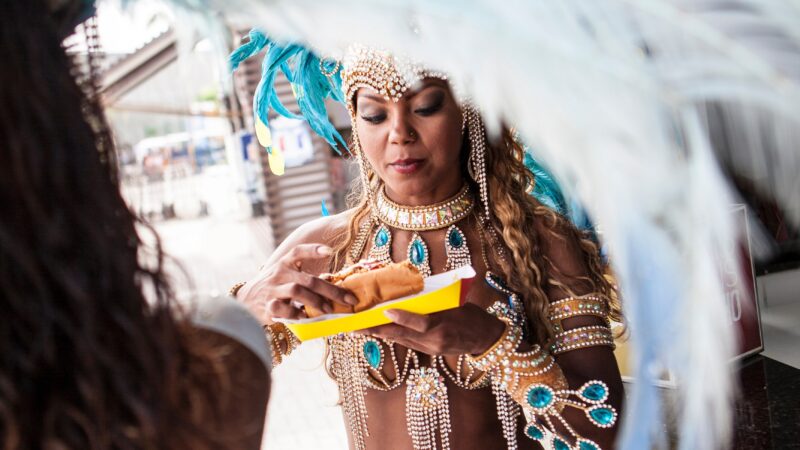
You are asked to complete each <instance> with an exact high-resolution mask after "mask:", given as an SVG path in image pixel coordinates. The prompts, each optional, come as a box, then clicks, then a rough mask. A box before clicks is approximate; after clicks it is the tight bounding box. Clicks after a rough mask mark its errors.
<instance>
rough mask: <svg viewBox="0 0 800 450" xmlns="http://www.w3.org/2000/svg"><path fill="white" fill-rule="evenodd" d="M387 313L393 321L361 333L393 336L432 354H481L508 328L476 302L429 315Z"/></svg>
mask: <svg viewBox="0 0 800 450" xmlns="http://www.w3.org/2000/svg"><path fill="white" fill-rule="evenodd" d="M384 314H386V317H388V318H389V319H391V321H392V322H393V323H390V324H387V325H381V326H378V327H373V328H368V329H366V330H362V331H360V333H362V334H370V335H373V336H377V337H380V338H383V339H390V340H392V341H394V342H397V343H398V344H400V345H403V346H405V347H408V348H411V349H414V350H417V351H420V352H423V353H427V354H429V355H460V354H472V355H479V354H481V353H483V352H485V351H486V350H488V349H489V347H491V346H492V345H493V344H494V343H495V342H497V340H498V339H500V336H501V335H502V334H503V330H505V324H504V323H503V322H502V321H500V319H498V318H496V317H494V316H492V315H491V314H489V313H487V312H486V311H485V310H484V309H483V308H481V307H480V306H478V305H475V304H472V303H466V304H464V305H462V306H460V307H458V308H454V309H448V310H446V311H441V312H437V313H433V314H427V315H422V314H414V313H411V312H408V311H403V310H400V309H389V310H387V311H386V312H384Z"/></svg>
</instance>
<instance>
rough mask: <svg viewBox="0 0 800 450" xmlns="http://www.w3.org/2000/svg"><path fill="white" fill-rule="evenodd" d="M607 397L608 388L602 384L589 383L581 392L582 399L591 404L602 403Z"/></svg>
mask: <svg viewBox="0 0 800 450" xmlns="http://www.w3.org/2000/svg"><path fill="white" fill-rule="evenodd" d="M607 396H608V391H607V390H606V387H605V386H604V385H602V384H600V383H589V384H587V385H586V387H584V388H583V389H582V390H581V397H583V398H585V399H586V400H588V401H591V402H602V401H603V400H605V399H606V397H607Z"/></svg>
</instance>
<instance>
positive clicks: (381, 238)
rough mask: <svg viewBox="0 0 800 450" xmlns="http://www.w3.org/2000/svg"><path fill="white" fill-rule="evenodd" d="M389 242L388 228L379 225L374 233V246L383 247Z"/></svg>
mask: <svg viewBox="0 0 800 450" xmlns="http://www.w3.org/2000/svg"><path fill="white" fill-rule="evenodd" d="M388 243H389V230H387V229H386V227H380V228H379V229H378V233H376V234H375V246H376V247H383V246H384V245H386V244H388Z"/></svg>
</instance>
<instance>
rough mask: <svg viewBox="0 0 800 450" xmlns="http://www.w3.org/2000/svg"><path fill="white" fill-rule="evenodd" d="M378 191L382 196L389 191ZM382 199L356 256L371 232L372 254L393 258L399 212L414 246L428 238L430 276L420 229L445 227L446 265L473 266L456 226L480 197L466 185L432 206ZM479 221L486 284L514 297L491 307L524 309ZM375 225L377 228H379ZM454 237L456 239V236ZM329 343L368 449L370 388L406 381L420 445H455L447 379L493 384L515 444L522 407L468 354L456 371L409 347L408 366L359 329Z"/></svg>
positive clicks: (357, 438)
mask: <svg viewBox="0 0 800 450" xmlns="http://www.w3.org/2000/svg"><path fill="white" fill-rule="evenodd" d="M380 192H381V194H383V190H381V191H380ZM381 199H382V200H381ZM376 204H377V205H379V206H378V213H377V214H376V216H377V220H378V222H377V223H374V222H372V221H371V220H368V221H366V222H367V223H368V225H367V226H362V227H361V229H360V232H359V235H358V237H357V238H356V240H355V244H354V246H353V247H354V248H353V249H351V250H352V251H351V256H352V257H353V259H358V257H359V256H360V255H361V254H362V252H363V250H364V246H365V244H366V243H367V242H368V241H369V239H368V237H369V236H370V235H372V239H371V242H372V246H371V248H370V250H369V253H368V254H369V256H370V257H372V258H376V259H380V260H383V261H385V262H391V254H390V249H391V232H390V227H391V228H401V227H395V225H396V224H397V223H399V221H400V220H401V219H400V217H401V213H403V212H406V213H408V216H407V217H408V221H405V219H403V220H404V221H405V222H404V223H401V224H400V225H403V226H406V228H401V229H406V230H409V231H414V232H415V233H414V235H415V236H414V237H412V240H411V244H409V248H410V249H411V247H412V245H414V242H415V240H417V241H416V242H422V245H423V246H424V256H425V258H424V263H422V264H421V265H422V267H427V270H428V275H430V263H429V262H428V261H429V258H428V252H427V246H426V245H425V244H424V241H422V238H421V237H419V235H417V234H416V231H417V230H420V231H423V230H436V229H443V228H445V227H447V236H446V239H445V250H446V251H447V252H448V253H447V256H448V257H447V264H446V267H445V270H451V269H455V268H458V267H462V266H464V265H471V264H472V260H471V256H470V251H469V248H468V247H467V242H466V237H465V236H464V233H463V232H462V231H461V230H460V229H459V228H458V227H457V225H456V224H457V223H458V222H459V221H460V220H463V219H464V218H466V217H467V216H468V215H469V213H470V212H472V211H473V210H474V201H473V200H472V197H471V195H470V192H469V188H468V187H467V186H466V185H465V186H464V188H462V189H461V191H459V193H457V194H456V195H455V196H454V197H452V198H450V199H448V200H445V201H444V202H441V203H438V204H436V205H431V206H428V207H413V208H408V207H403V206H401V205H397V204H395V203H393V202H391V201H390V200H389V199H387V198H385V195H380V194H379V196H378V199H377V201H376ZM444 209H449V213H448V212H447V211H443V210H444ZM419 213H422V220H421V221H420V220H419V217H420V216H417V219H416V220H415V221H414V222H413V223H414V225H412V220H411V218H412V217H413V216H412V214H419ZM426 213H427V214H433V213H435V214H436V219H434V220H435V223H433V222H432V221H431V220H429V219H430V217H432V216H431V215H426ZM404 217H405V216H404ZM476 224H477V225H476V226H477V229H478V236H479V237H480V243H481V256H482V258H483V262H484V264H485V266H486V268H487V272H486V282H487V283H488V284H489V285H490V286H491V287H493V288H494V289H495V290H497V291H498V292H501V293H502V294H504V295H505V296H507V299H508V303H506V302H498V303H497V304H495V305H493V308H494V309H498V308H501V307H503V308H505V309H506V310H514V311H515V312H520V311H519V309H518V308H519V307H520V306H521V302H520V301H519V298H518V296H516V294H514V293H512V292H511V291H509V290H508V289H507V288H506V287H505V284H504V283H503V282H502V280H501V279H500V278H499V277H497V276H496V275H494V274H493V273H492V272H491V271H489V270H488V269H489V267H490V265H489V262H488V258H487V255H486V245H485V242H484V229H483V226H482V224H481V221H480V219H479V218H477V217H476ZM376 225H377V227H376ZM375 228H377V229H376V230H375V231H374V232H373V229H375ZM453 230H456V231H453ZM490 231H491V230H490ZM452 236H458V237H457V238H453V239H452V240H451V237H452ZM490 237H492V238H494V239H496V236H494V235H492V234H491V233H490ZM356 250H357V253H356ZM407 256H408V257H409V259H411V256H413V255H412V252H411V250H409V252H408V254H407ZM500 257H501V258H503V255H502V254H500ZM413 263H414V261H413V260H412V264H413ZM415 265H417V264H415ZM418 267H419V266H418ZM501 304H502V305H506V306H502V305H501ZM489 312H490V313H493V309H492V308H490V310H489ZM517 317H520V318H521V317H524V314H519V315H518V316H517ZM520 320H522V319H520ZM329 344H330V346H331V350H332V354H333V372H334V375H335V376H336V378H337V381H338V383H339V386H340V390H341V392H342V394H343V395H342V397H343V407H344V410H345V416H346V417H347V419H348V423H349V425H350V431H351V434H352V436H353V438H354V443H355V447H356V448H357V449H359V450H361V449H363V448H365V443H364V437H366V436H369V430H368V428H367V423H366V419H367V410H366V403H365V399H364V396H365V395H366V394H367V388H370V389H375V390H380V391H390V390H393V389H397V388H400V387H401V386H402V385H403V384H405V386H406V423H407V427H408V432H409V435H410V436H411V440H412V443H413V445H414V448H415V449H416V448H442V449H449V448H450V444H449V435H450V433H451V432H452V427H451V423H450V408H449V407H450V405H449V397H448V393H447V386H446V384H445V377H447V379H449V380H450V381H451V382H452V383H453V384H454V385H455V386H457V387H459V388H462V389H468V390H474V389H483V388H486V387H488V386H489V385H491V386H492V393H493V394H494V396H495V399H496V405H497V414H498V417H499V418H500V421H501V425H502V429H503V435H504V437H505V438H506V440H507V444H508V448H509V449H516V448H517V441H516V421H517V418H518V417H519V414H521V408H520V407H519V405H518V404H517V403H516V402H515V401H514V400H513V399H512V398H511V397H510V396H509V395H508V393H507V392H506V390H505V389H503V388H501V387H499V386H495V383H493V382H492V380H491V377H490V376H489V375H488V373H487V372H480V371H477V370H475V369H474V367H472V366H471V365H469V364H467V363H466V356H467V355H459V357H458V359H457V363H456V365H455V367H454V369H451V368H450V367H448V365H447V364H446V362H445V360H444V357H443V356H441V355H432V356H431V358H430V363H429V365H427V366H423V365H421V364H420V358H419V355H418V354H417V352H416V351H414V350H411V349H407V353H406V355H405V357H404V358H402V359H403V361H402V364H400V361H399V358H398V357H397V351H396V348H395V343H394V342H392V341H388V340H383V339H380V338H376V337H372V336H364V335H359V334H354V333H347V334H340V335H336V336H334V337H331V338H329ZM389 364H391V368H392V369H393V372H394V374H395V376H394V379H389V378H388V377H387V376H386V374H385V373H384V371H383V369H384V368H388V366H387V365H389Z"/></svg>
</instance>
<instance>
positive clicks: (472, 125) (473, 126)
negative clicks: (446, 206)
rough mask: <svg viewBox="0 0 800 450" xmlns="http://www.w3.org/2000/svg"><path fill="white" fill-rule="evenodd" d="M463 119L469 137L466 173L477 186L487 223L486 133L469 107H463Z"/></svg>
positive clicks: (488, 216)
mask: <svg viewBox="0 0 800 450" xmlns="http://www.w3.org/2000/svg"><path fill="white" fill-rule="evenodd" d="M464 118H465V119H464V123H465V124H466V128H468V130H467V135H468V137H469V158H468V160H467V171H468V172H469V176H470V177H472V179H473V180H475V182H476V183H477V184H478V190H479V195H480V199H481V203H483V209H484V216H485V219H486V220H487V221H488V220H489V219H490V218H491V216H490V214H489V189H488V187H487V185H486V132H485V130H484V127H483V121H482V120H481V117H480V115H479V114H478V112H477V111H476V110H475V108H473V107H472V106H471V105H468V106H465V107H464Z"/></svg>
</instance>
